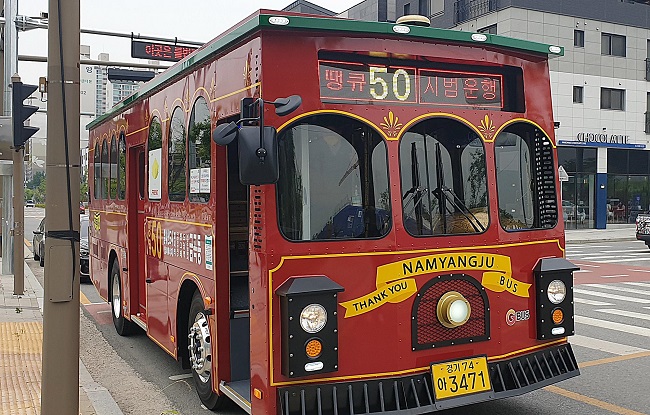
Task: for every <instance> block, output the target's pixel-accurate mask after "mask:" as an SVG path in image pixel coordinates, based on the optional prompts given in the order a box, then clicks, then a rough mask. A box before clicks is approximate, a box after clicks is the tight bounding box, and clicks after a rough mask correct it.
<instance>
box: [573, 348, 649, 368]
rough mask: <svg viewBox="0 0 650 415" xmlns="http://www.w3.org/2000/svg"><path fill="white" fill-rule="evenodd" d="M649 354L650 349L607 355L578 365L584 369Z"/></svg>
mask: <svg viewBox="0 0 650 415" xmlns="http://www.w3.org/2000/svg"><path fill="white" fill-rule="evenodd" d="M648 356H650V351H648V352H641V353H634V354H626V355H625V356H614V357H606V358H604V359H598V360H590V361H589V362H582V363H578V366H579V367H580V369H584V368H586V367H591V366H600V365H605V364H607V363H617V362H624V361H626V360H632V359H638V358H639V357H648Z"/></svg>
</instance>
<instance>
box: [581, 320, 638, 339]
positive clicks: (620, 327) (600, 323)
mask: <svg viewBox="0 0 650 415" xmlns="http://www.w3.org/2000/svg"><path fill="white" fill-rule="evenodd" d="M575 321H576V322H577V323H580V324H586V325H588V326H596V327H600V328H603V329H609V330H616V331H622V332H624V333H630V334H636V335H638V336H644V337H650V329H647V328H645V327H637V326H630V325H629V324H621V323H614V322H613V321H607V320H599V319H597V318H591V317H583V316H575Z"/></svg>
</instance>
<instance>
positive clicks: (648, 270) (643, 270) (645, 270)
mask: <svg viewBox="0 0 650 415" xmlns="http://www.w3.org/2000/svg"><path fill="white" fill-rule="evenodd" d="M628 271H634V272H650V269H628ZM574 272H575V271H574Z"/></svg>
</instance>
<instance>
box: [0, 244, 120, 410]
mask: <svg viewBox="0 0 650 415" xmlns="http://www.w3.org/2000/svg"><path fill="white" fill-rule="evenodd" d="M25 252H27V253H28V252H29V250H28V249H25ZM1 264H2V258H0V265H1ZM13 288H14V278H13V275H0V396H1V401H0V408H2V413H3V414H8V415H38V414H40V411H41V403H40V402H41V376H42V373H41V364H42V357H43V355H42V350H43V287H41V285H40V284H39V282H38V280H37V279H36V277H35V276H34V274H33V273H32V271H31V269H29V266H27V264H25V292H24V295H22V296H16V295H13ZM79 413H80V414H83V415H122V411H121V410H120V409H119V407H118V406H117V404H116V403H115V401H114V400H113V398H112V397H111V396H110V394H109V392H108V391H107V390H106V389H105V388H103V387H101V386H100V385H99V384H97V383H95V382H94V381H93V379H92V377H91V376H90V374H89V373H88V370H87V369H86V367H85V366H84V364H83V363H82V362H81V360H80V361H79Z"/></svg>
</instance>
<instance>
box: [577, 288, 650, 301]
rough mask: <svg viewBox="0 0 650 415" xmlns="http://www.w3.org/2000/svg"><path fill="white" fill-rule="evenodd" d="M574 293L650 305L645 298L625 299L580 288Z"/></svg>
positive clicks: (620, 296)
mask: <svg viewBox="0 0 650 415" xmlns="http://www.w3.org/2000/svg"><path fill="white" fill-rule="evenodd" d="M573 292H576V293H578V294H585V295H593V296H594V297H605V298H609V299H612V300H621V301H629V302H631V303H641V304H650V299H645V298H635V297H623V296H622V295H616V294H609V293H601V292H598V291H588V290H583V289H580V288H574V289H573Z"/></svg>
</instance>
